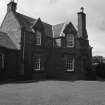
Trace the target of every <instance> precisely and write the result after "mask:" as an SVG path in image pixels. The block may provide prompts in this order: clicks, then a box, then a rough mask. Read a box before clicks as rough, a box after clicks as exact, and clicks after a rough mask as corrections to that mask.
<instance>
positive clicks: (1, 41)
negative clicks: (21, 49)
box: [0, 32, 18, 50]
mask: <svg viewBox="0 0 105 105" xmlns="http://www.w3.org/2000/svg"><path fill="white" fill-rule="evenodd" d="M0 47H4V48H8V49H12V50H18V48H17V47H16V46H15V44H14V43H13V41H12V40H11V39H10V38H9V36H8V35H7V34H6V33H4V32H0Z"/></svg>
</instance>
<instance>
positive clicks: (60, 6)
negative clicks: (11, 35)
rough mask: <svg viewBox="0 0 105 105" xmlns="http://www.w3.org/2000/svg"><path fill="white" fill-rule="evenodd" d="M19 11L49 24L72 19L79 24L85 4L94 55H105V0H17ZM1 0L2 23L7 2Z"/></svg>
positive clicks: (0, 16) (75, 23)
mask: <svg viewBox="0 0 105 105" xmlns="http://www.w3.org/2000/svg"><path fill="white" fill-rule="evenodd" d="M15 1H16V2H17V1H18V5H17V11H18V12H20V13H23V14H26V15H28V16H31V17H33V18H36V19H37V18H39V17H40V18H41V20H42V21H45V22H47V23H49V24H52V25H53V24H58V23H63V22H69V21H71V22H72V23H73V24H74V25H75V26H77V24H78V22H77V12H79V11H80V8H81V7H82V6H83V7H84V8H85V9H84V12H85V13H86V18H87V20H86V22H87V31H88V38H89V42H90V45H91V47H93V51H92V53H93V55H100V56H104V57H105V0H15ZM9 2H10V0H1V1H0V23H2V21H3V18H4V16H5V14H6V10H7V3H9Z"/></svg>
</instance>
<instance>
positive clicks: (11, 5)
mask: <svg viewBox="0 0 105 105" xmlns="http://www.w3.org/2000/svg"><path fill="white" fill-rule="evenodd" d="M16 8H17V3H15V2H14V0H11V2H10V3H8V4H7V12H10V11H12V12H16Z"/></svg>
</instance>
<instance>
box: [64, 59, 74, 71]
mask: <svg viewBox="0 0 105 105" xmlns="http://www.w3.org/2000/svg"><path fill="white" fill-rule="evenodd" d="M66 71H74V58H73V57H67V58H66Z"/></svg>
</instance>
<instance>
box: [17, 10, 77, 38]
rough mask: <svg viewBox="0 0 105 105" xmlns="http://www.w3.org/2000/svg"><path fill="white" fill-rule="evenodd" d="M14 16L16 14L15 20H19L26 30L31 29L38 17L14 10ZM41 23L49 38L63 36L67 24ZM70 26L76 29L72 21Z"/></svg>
mask: <svg viewBox="0 0 105 105" xmlns="http://www.w3.org/2000/svg"><path fill="white" fill-rule="evenodd" d="M15 16H16V18H17V20H18V21H19V23H20V25H21V26H22V27H24V28H25V29H26V30H27V31H30V32H32V31H33V30H32V28H33V25H35V24H36V23H37V21H38V20H39V19H34V18H31V17H28V16H26V15H23V14H20V13H17V12H15ZM41 22H42V21H41ZM42 25H43V28H44V32H45V35H46V36H48V37H51V38H58V37H62V36H64V35H63V31H64V29H65V27H66V26H67V25H69V24H67V23H61V24H57V25H50V24H48V23H45V22H42ZM71 26H72V27H71V28H72V29H74V30H75V31H76V29H75V27H74V26H73V24H72V23H71ZM72 29H71V30H72Z"/></svg>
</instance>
